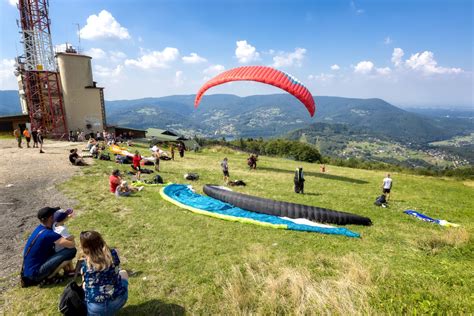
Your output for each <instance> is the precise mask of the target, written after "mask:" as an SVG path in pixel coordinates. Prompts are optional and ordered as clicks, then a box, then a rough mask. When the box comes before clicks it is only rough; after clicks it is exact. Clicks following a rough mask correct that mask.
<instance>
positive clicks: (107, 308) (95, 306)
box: [87, 279, 128, 316]
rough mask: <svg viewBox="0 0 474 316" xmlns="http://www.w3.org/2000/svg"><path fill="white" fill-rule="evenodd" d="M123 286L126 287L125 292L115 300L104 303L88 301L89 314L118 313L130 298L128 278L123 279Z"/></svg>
mask: <svg viewBox="0 0 474 316" xmlns="http://www.w3.org/2000/svg"><path fill="white" fill-rule="evenodd" d="M122 286H123V287H124V288H125V293H123V294H122V295H120V296H118V297H116V298H115V299H114V300H113V301H106V302H104V303H87V315H89V316H95V315H97V316H108V315H111V316H112V315H115V314H117V312H118V311H119V310H120V309H121V308H122V307H123V306H124V305H125V304H126V303H127V300H128V280H124V279H122Z"/></svg>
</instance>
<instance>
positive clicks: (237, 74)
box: [194, 66, 316, 116]
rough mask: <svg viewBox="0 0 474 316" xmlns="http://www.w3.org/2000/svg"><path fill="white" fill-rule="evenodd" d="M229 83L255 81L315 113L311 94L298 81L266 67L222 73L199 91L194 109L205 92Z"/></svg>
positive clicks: (251, 67) (248, 67)
mask: <svg viewBox="0 0 474 316" xmlns="http://www.w3.org/2000/svg"><path fill="white" fill-rule="evenodd" d="M231 81H257V82H261V83H266V84H269V85H272V86H275V87H278V88H280V89H282V90H285V91H286V92H288V93H290V94H292V95H293V96H294V97H295V98H297V99H298V100H300V102H301V103H303V104H304V106H305V107H306V109H307V110H308V112H309V114H310V115H311V116H314V112H315V111H316V105H315V103H314V99H313V96H312V95H311V92H309V90H308V89H307V88H306V87H305V86H304V85H303V84H302V83H301V82H300V81H299V80H298V79H296V78H295V77H293V76H291V75H290V74H287V73H286V72H283V71H281V70H277V69H275V68H272V67H267V66H244V67H238V68H233V69H230V70H227V71H224V72H223V73H221V74H219V75H217V76H216V77H214V78H212V79H211V80H209V81H208V82H206V83H205V84H204V85H203V86H202V87H201V89H199V91H198V93H197V94H196V99H195V100H194V107H195V108H197V107H198V106H199V103H200V102H201V98H202V96H203V95H204V93H205V92H206V91H207V90H209V89H210V88H212V87H214V86H218V85H221V84H223V83H226V82H231Z"/></svg>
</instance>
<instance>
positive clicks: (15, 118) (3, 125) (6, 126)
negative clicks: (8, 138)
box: [0, 114, 30, 133]
mask: <svg viewBox="0 0 474 316" xmlns="http://www.w3.org/2000/svg"><path fill="white" fill-rule="evenodd" d="M29 125H30V117H29V116H28V115H27V114H20V115H9V116H1V117H0V132H8V133H11V132H13V131H14V130H15V129H17V128H19V129H20V130H21V131H23V130H24V129H25V128H29Z"/></svg>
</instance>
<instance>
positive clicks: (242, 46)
mask: <svg viewBox="0 0 474 316" xmlns="http://www.w3.org/2000/svg"><path fill="white" fill-rule="evenodd" d="M235 44H236V45H237V48H236V49H235V57H237V59H238V61H239V63H242V64H245V63H249V62H252V61H255V60H258V59H259V58H260V54H259V53H258V52H257V50H256V48H255V47H253V46H252V45H250V44H249V43H247V41H245V40H244V41H237V42H236V43H235Z"/></svg>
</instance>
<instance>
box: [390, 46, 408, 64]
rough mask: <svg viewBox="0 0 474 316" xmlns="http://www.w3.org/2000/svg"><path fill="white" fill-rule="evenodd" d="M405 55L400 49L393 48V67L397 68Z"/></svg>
mask: <svg viewBox="0 0 474 316" xmlns="http://www.w3.org/2000/svg"><path fill="white" fill-rule="evenodd" d="M404 54H405V53H404V52H403V49H401V48H400V47H397V48H394V49H393V53H392V63H393V64H394V65H395V67H398V66H400V65H401V63H402V57H403V55H404Z"/></svg>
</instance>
